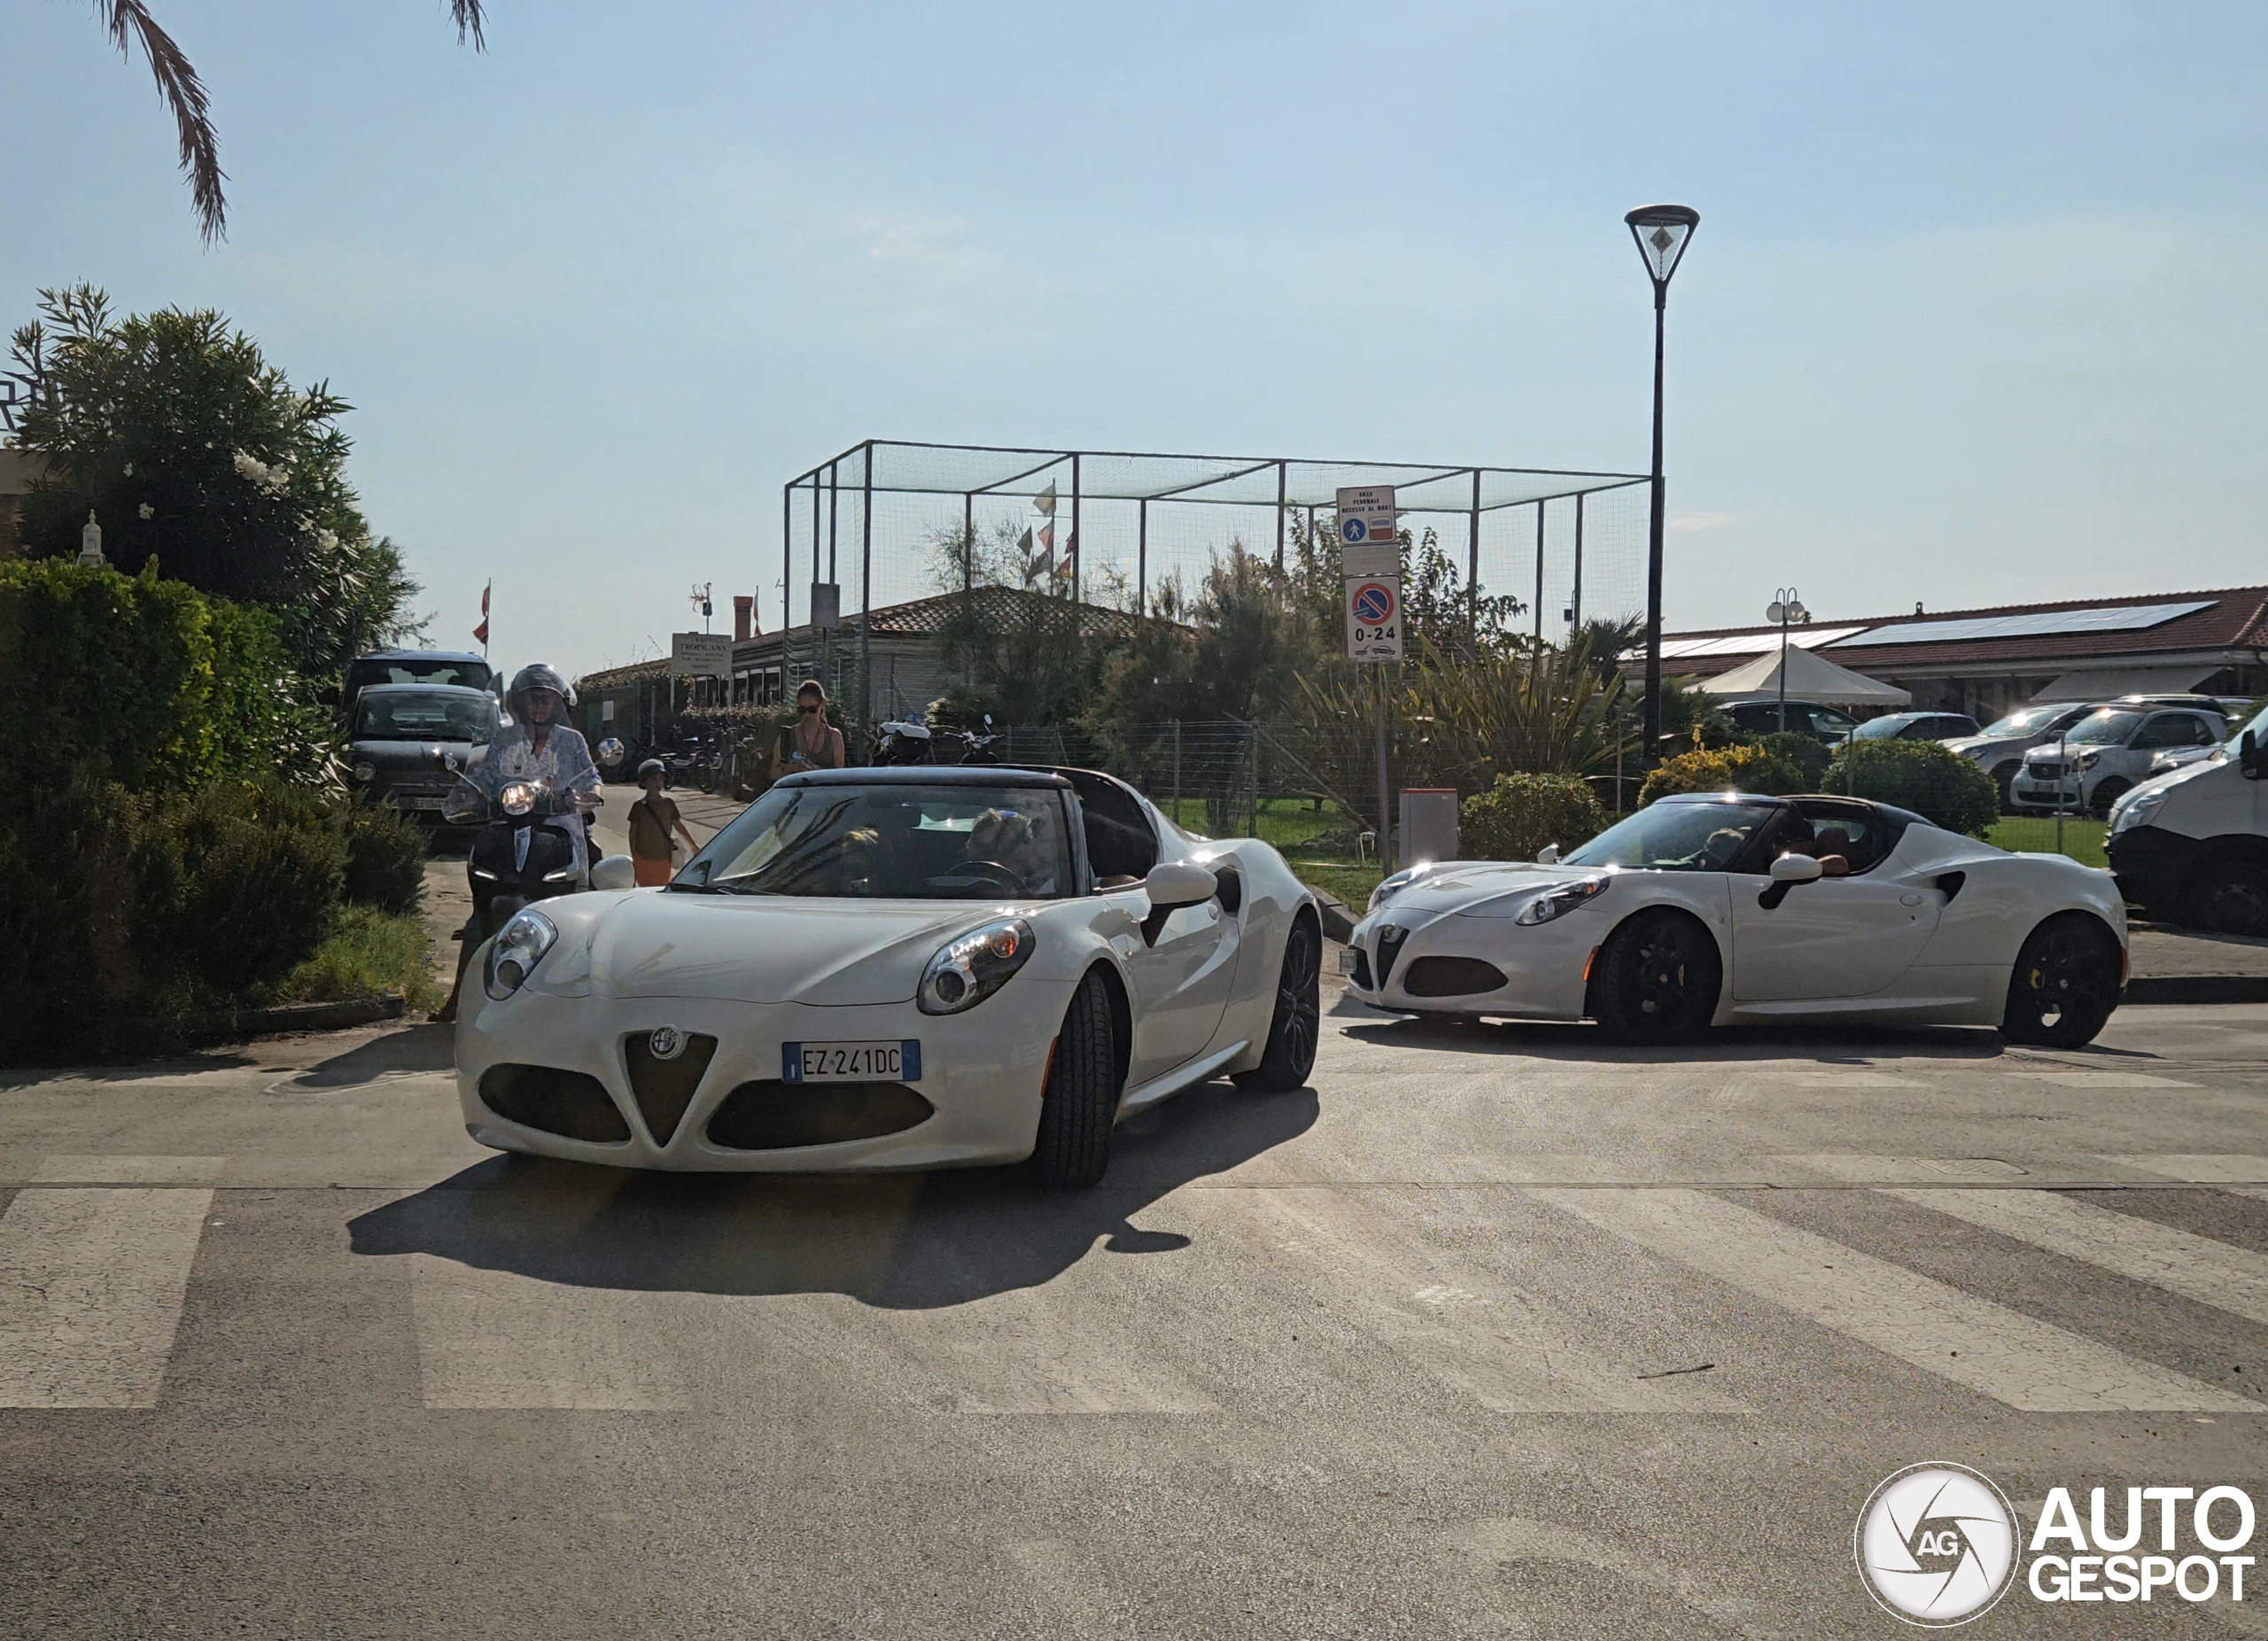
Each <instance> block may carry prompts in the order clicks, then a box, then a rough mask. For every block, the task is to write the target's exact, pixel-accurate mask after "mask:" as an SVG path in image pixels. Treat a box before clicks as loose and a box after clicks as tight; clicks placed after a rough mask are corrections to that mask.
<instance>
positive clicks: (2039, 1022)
mask: <svg viewBox="0 0 2268 1641" xmlns="http://www.w3.org/2000/svg"><path fill="white" fill-rule="evenodd" d="M2123 969H2124V963H2123V962H2122V961H2121V960H2120V958H2119V952H2118V941H2117V937H2116V936H2114V935H2113V934H2112V933H2111V932H2110V930H2109V929H2108V928H2106V927H2105V926H2104V925H2103V922H2102V921H2101V919H2100V918H2097V917H2093V916H2091V915H2090V914H2087V913H2085V912H2063V913H2060V914H2057V915H2056V916H2054V917H2051V918H2049V919H2048V920H2047V922H2044V923H2042V924H2041V925H2040V926H2039V928H2037V929H2033V930H2032V931H2031V937H2029V938H2028V939H2026V940H2025V941H2024V943H2023V949H2022V950H2020V951H2019V952H2018V953H2016V968H2015V970H2014V972H2012V973H2011V974H2010V975H2009V976H2008V1007H2007V1008H2006V1009H2005V1010H2004V1011H2003V1012H2002V1014H2001V1017H2000V1035H2001V1036H2002V1037H2004V1038H2008V1041H2010V1042H2012V1043H2023V1044H2026V1045H2028V1046H2032V1047H2035V1048H2078V1047H2081V1046H2084V1045H2085V1044H2088V1043H2092V1042H2093V1041H2094V1039H2095V1035H2096V1033H2098V1032H2100V1031H2101V1030H2102V1028H2103V1026H2104V1024H2105V1023H2108V1022H2109V1019H2110V1015H2111V1011H2112V1010H2113V1009H2115V1008H2117V1007H2118V994H2119V989H2120V976H2121V973H2122V971H2123Z"/></svg>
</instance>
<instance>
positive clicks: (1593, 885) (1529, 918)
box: [1512, 873, 1614, 929]
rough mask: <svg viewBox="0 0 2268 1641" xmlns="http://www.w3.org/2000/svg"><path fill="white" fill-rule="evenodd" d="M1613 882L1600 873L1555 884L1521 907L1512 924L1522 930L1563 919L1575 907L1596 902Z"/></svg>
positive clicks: (1610, 878)
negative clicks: (1574, 880)
mask: <svg viewBox="0 0 2268 1641" xmlns="http://www.w3.org/2000/svg"><path fill="white" fill-rule="evenodd" d="M1613 881H1614V880H1613V879H1612V877H1609V876H1608V875H1605V874H1604V873H1602V874H1600V875H1598V876H1596V877H1586V878H1583V879H1582V880H1581V881H1580V882H1577V883H1555V884H1553V885H1552V886H1551V887H1550V888H1549V889H1547V890H1544V891H1543V892H1542V894H1540V895H1538V896H1536V898H1534V899H1533V900H1531V901H1529V902H1528V903H1527V904H1526V906H1522V907H1521V908H1520V909H1519V911H1518V913H1516V914H1514V915H1513V917H1512V922H1515V923H1518V924H1519V925H1521V926H1522V927H1523V928H1527V929H1533V928H1534V927H1535V925H1536V924H1538V923H1548V922H1550V921H1551V920H1552V919H1553V918H1555V917H1565V916H1566V915H1567V914H1568V913H1570V912H1572V911H1573V910H1574V909H1575V908H1576V907H1577V906H1582V905H1584V904H1586V903H1587V902H1588V901H1592V900H1596V899H1597V898H1598V897H1599V896H1601V895H1603V894H1604V893H1605V892H1606V886H1607V884H1609V883H1612V882H1613Z"/></svg>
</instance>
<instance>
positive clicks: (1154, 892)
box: [1142, 860, 1221, 912]
mask: <svg viewBox="0 0 2268 1641" xmlns="http://www.w3.org/2000/svg"><path fill="white" fill-rule="evenodd" d="M1220 887H1221V886H1220V883H1218V882H1217V881H1216V879H1215V877H1214V876H1213V875H1212V873H1210V872H1208V871H1207V870H1206V869H1205V868H1204V867H1201V866H1191V865H1190V864H1189V863H1188V862H1186V861H1183V860H1161V861H1160V862H1159V863H1158V864H1157V865H1155V866H1153V867H1151V868H1150V875H1149V876H1148V877H1146V878H1145V879H1144V880H1143V881H1142V888H1143V890H1145V891H1146V893H1147V894H1148V895H1149V897H1150V909H1151V910H1152V911H1165V912H1171V911H1174V910H1176V909H1177V908H1179V907H1181V906H1202V905H1204V904H1205V903H1206V902H1207V901H1208V900H1210V899H1211V898H1213V897H1214V895H1215V894H1216V893H1217V892H1219V890H1220Z"/></svg>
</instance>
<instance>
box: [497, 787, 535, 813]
mask: <svg viewBox="0 0 2268 1641" xmlns="http://www.w3.org/2000/svg"><path fill="white" fill-rule="evenodd" d="M496 805H497V807H498V808H500V809H501V810H502V811H503V812H504V813H506V814H508V815H524V814H525V813H527V812H528V811H529V810H531V809H532V808H534V807H535V788H533V787H532V786H530V785H529V784H528V783H527V782H524V781H515V782H512V784H511V785H509V786H508V787H506V788H505V789H503V791H502V792H501V793H500V794H499V795H498V797H497V799H496Z"/></svg>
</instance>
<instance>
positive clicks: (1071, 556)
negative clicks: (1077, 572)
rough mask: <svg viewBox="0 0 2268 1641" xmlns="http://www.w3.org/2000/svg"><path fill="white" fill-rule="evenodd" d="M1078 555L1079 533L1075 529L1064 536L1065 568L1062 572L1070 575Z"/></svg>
mask: <svg viewBox="0 0 2268 1641" xmlns="http://www.w3.org/2000/svg"><path fill="white" fill-rule="evenodd" d="M1078 555H1079V533H1078V532H1077V531H1076V530H1074V531H1073V532H1071V533H1070V534H1069V535H1067V536H1065V537H1064V538H1063V568H1062V570H1061V572H1060V573H1061V574H1063V575H1065V576H1068V575H1069V574H1070V573H1071V571H1072V568H1073V561H1074V560H1076V558H1077V557H1078Z"/></svg>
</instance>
